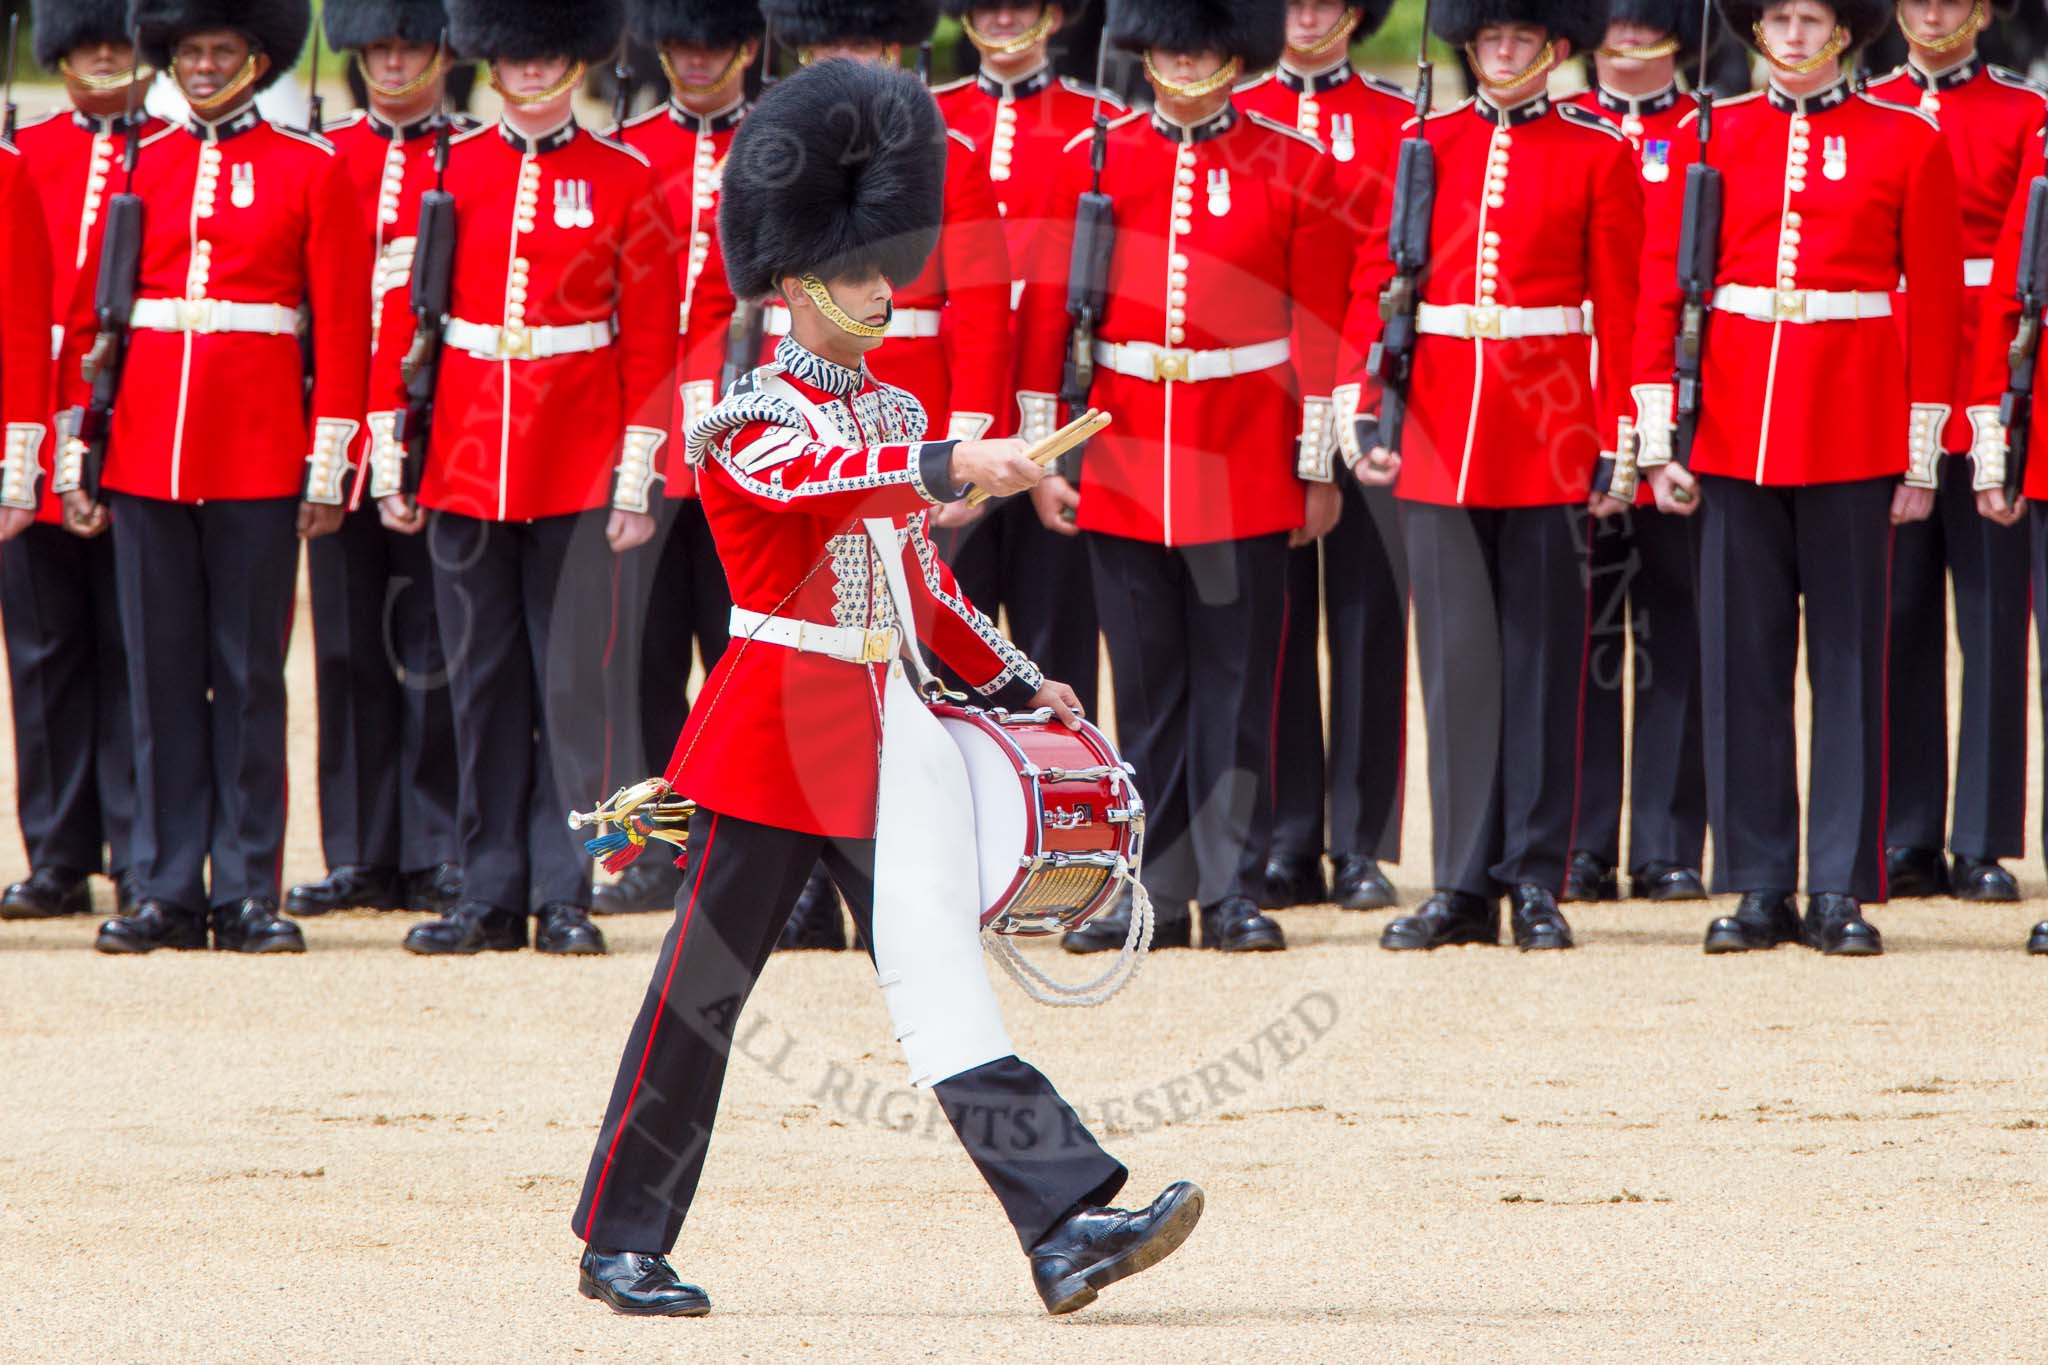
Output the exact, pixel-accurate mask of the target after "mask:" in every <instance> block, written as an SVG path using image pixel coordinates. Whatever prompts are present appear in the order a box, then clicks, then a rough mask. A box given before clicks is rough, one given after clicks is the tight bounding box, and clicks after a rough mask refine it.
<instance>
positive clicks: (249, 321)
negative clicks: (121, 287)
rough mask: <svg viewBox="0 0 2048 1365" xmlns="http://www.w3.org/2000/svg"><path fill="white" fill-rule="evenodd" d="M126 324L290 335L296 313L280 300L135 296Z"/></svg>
mask: <svg viewBox="0 0 2048 1365" xmlns="http://www.w3.org/2000/svg"><path fill="white" fill-rule="evenodd" d="M128 325H129V326H131V327H141V328H143V329H145V330H147V331H151V332H257V333H260V334H262V335H265V336H291V335H292V334H293V333H295V332H297V331H298V330H299V313H298V310H297V309H296V308H287V307H285V306H284V305H283V304H281V303H235V302H233V301H232V300H229V299H137V300H135V308H134V310H133V311H132V312H130V313H129V314H128Z"/></svg>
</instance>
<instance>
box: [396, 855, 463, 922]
mask: <svg viewBox="0 0 2048 1365" xmlns="http://www.w3.org/2000/svg"><path fill="white" fill-rule="evenodd" d="M399 898H400V900H401V901H402V902H403V904H404V907H405V908H406V909H407V910H418V911H421V912H423V913H425V914H429V915H445V914H447V913H448V912H449V911H450V910H452V909H454V908H455V903H456V902H457V901H459V900H461V899H462V869H461V867H459V866H457V865H456V864H454V863H435V864H434V865H433V866H432V867H422V868H418V869H415V870H414V871H411V872H408V873H406V874H405V877H404V879H403V881H402V883H401V886H400V891H399Z"/></svg>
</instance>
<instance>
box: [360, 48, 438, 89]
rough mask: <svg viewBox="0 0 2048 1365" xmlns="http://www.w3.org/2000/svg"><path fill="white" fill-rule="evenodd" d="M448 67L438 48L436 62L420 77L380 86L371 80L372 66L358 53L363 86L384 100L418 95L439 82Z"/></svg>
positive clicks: (428, 66)
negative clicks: (400, 83) (401, 82)
mask: <svg viewBox="0 0 2048 1365" xmlns="http://www.w3.org/2000/svg"><path fill="white" fill-rule="evenodd" d="M447 67H448V63H447V60H446V58H445V56H444V55H443V53H442V51H441V49H440V48H438V47H437V48H435V49H434V60H432V61H431V62H428V63H427V66H426V69H425V70H424V71H422V72H420V74H419V75H417V76H414V77H413V78H412V79H411V80H409V81H407V82H406V83H405V84H403V85H379V84H377V82H376V81H375V80H373V79H371V76H370V64H369V63H368V62H366V61H364V60H363V54H362V53H360V52H358V53H356V70H357V71H359V72H361V73H362V76H363V85H364V86H365V87H367V88H368V90H369V92H370V93H371V94H373V95H375V96H376V97H377V98H378V99H382V100H402V99H404V98H405V97H406V96H408V95H417V94H418V93H419V92H420V91H422V90H424V89H426V88H427V87H428V86H430V85H432V84H433V83H434V82H435V81H436V80H438V79H439V78H440V75H441V73H442V72H443V71H445V70H446V69H447Z"/></svg>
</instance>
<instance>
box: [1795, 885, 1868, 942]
mask: <svg viewBox="0 0 2048 1365" xmlns="http://www.w3.org/2000/svg"><path fill="white" fill-rule="evenodd" d="M1800 937H1801V938H1803V939H1804V940H1805V941H1806V946H1807V947H1809V948H1818V949H1820V950H1821V952H1823V953H1824V954H1826V955H1827V956H1829V957H1877V956H1880V955H1881V954H1882V953H1883V952H1884V936H1883V935H1881V934H1879V933H1878V932H1877V926H1876V925H1874V924H1872V923H1871V922H1870V921H1869V920H1866V919H1865V918H1863V907H1862V906H1861V905H1859V904H1857V903H1856V898H1855V897H1854V896H1839V895H1835V894H1833V893H1824V894H1822V895H1818V896H1808V897H1807V898H1806V920H1805V922H1804V923H1803V924H1801V925H1800Z"/></svg>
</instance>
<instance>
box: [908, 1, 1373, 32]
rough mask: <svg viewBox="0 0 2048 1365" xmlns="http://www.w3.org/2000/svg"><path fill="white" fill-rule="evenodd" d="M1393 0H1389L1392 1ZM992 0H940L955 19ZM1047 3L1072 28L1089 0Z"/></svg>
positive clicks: (1063, 24)
mask: <svg viewBox="0 0 2048 1365" xmlns="http://www.w3.org/2000/svg"><path fill="white" fill-rule="evenodd" d="M1391 2H1392V0H1389V3H1391ZM989 3H991V0H939V7H940V8H941V9H943V10H944V11H945V12H946V13H948V14H950V15H952V16H953V17H954V18H955V19H958V18H960V17H961V16H963V15H966V14H971V13H973V11H974V9H975V7H976V6H977V5H987V4H989ZM1045 3H1046V4H1047V5H1058V6H1059V7H1060V14H1061V19H1060V26H1061V27H1062V28H1072V27H1073V26H1074V21H1075V20H1077V19H1079V18H1080V17H1081V16H1082V15H1084V14H1086V13H1087V12H1088V4H1089V0H1045Z"/></svg>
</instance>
